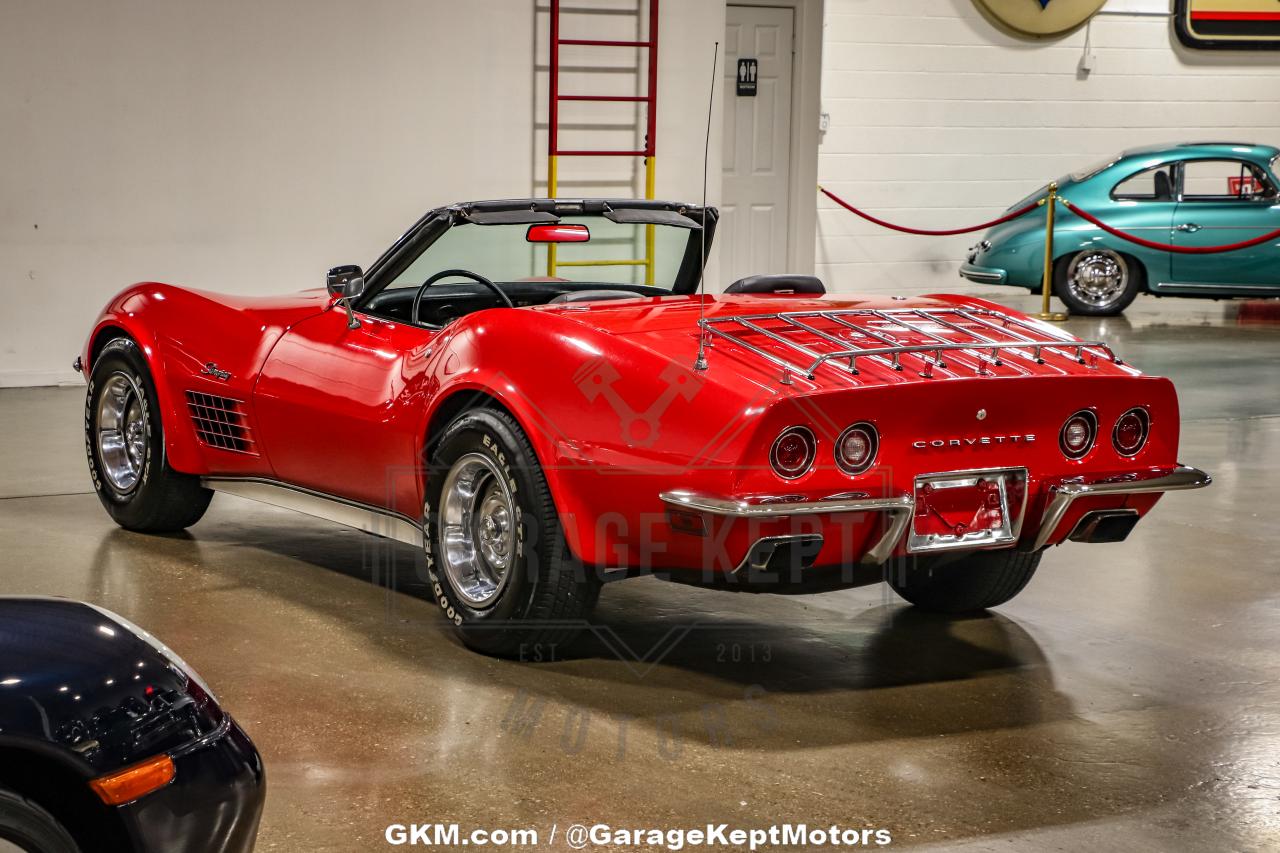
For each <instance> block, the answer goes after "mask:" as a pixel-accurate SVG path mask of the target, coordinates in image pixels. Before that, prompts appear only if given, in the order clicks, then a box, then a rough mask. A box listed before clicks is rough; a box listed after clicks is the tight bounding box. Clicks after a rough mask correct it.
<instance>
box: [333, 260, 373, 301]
mask: <svg viewBox="0 0 1280 853" xmlns="http://www.w3.org/2000/svg"><path fill="white" fill-rule="evenodd" d="M324 286H325V289H327V290H328V291H329V295H330V296H341V297H343V298H344V299H356V298H357V297H359V296H361V295H363V294H364V270H362V269H360V267H358V266H356V265H355V264H344V265H343V266H340V267H334V268H333V269H331V270H329V272H328V273H327V274H326V275H325V277H324Z"/></svg>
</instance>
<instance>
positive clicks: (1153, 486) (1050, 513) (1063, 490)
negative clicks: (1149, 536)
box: [1031, 465, 1213, 551]
mask: <svg viewBox="0 0 1280 853" xmlns="http://www.w3.org/2000/svg"><path fill="white" fill-rule="evenodd" d="M1212 482H1213V478H1212V477H1210V476H1209V475H1208V474H1206V473H1205V472H1204V471H1201V470H1200V469H1199V468H1192V467H1190V466H1188V465H1179V466H1178V467H1177V468H1174V469H1173V473H1171V474H1166V475H1164V476H1163V477H1149V478H1148V479H1145V480H1112V481H1103V482H1099V483H1062V484H1060V485H1057V486H1050V487H1049V493H1050V494H1051V495H1052V497H1050V498H1049V503H1048V505H1047V506H1046V507H1045V508H1044V515H1042V516H1041V517H1040V532H1039V533H1038V534H1036V539H1035V543H1034V544H1032V546H1031V550H1032V551H1039V550H1040V549H1041V548H1043V547H1044V546H1045V543H1046V542H1048V541H1049V537H1051V536H1053V532H1054V531H1055V530H1057V529H1058V525H1059V524H1061V523H1062V518H1063V516H1065V515H1066V514H1067V510H1068V509H1070V508H1071V504H1073V503H1075V500H1076V498H1084V497H1091V496H1094V495H1149V494H1153V493H1156V492H1178V491H1182V490H1184V489H1203V488H1204V487H1205V486H1207V485H1209V484H1210V483H1212Z"/></svg>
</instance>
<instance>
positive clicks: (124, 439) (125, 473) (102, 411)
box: [97, 373, 147, 492]
mask: <svg viewBox="0 0 1280 853" xmlns="http://www.w3.org/2000/svg"><path fill="white" fill-rule="evenodd" d="M97 415H98V418H97V444H98V459H99V460H100V461H101V462H102V473H103V474H104V475H105V476H106V478H107V480H108V481H109V482H110V483H111V485H112V486H113V487H115V489H116V490H117V491H119V492H128V491H130V490H132V489H133V487H134V486H136V485H138V479H139V478H140V477H141V476H142V469H143V466H144V465H145V464H146V461H147V419H146V404H145V402H144V401H143V397H142V389H141V388H140V387H139V386H138V383H137V381H136V380H135V379H134V378H133V377H132V376H129V375H127V374H125V373H113V374H111V376H109V377H108V378H107V381H106V382H105V383H104V384H103V386H102V394H101V396H99V397H98V412H97Z"/></svg>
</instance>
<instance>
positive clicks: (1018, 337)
mask: <svg viewBox="0 0 1280 853" xmlns="http://www.w3.org/2000/svg"><path fill="white" fill-rule="evenodd" d="M815 319H820V320H825V321H827V322H828V323H830V324H832V325H834V326H837V327H839V328H840V330H841V331H844V330H848V331H851V332H854V333H856V335H857V336H858V337H859V338H861V339H862V340H866V341H868V342H869V343H872V344H873V345H871V346H865V347H864V346H857V347H856V348H850V344H856V343H857V341H856V340H851V339H850V338H847V337H836V336H835V335H833V334H830V333H829V332H824V331H823V330H821V329H818V328H815V327H814V325H813V324H812V321H813V320H815ZM806 320H808V321H810V322H805V321H806ZM859 321H862V322H859ZM867 321H879V322H880V324H881V327H882V329H881V330H880V331H877V330H876V329H873V328H871V327H870V324H869V322H867ZM913 321H916V322H913ZM919 321H925V322H928V323H934V324H937V325H938V326H943V327H945V328H946V329H948V330H950V331H951V332H953V333H955V334H956V335H963V336H964V338H963V339H960V340H952V339H948V338H944V337H942V336H941V335H939V334H935V333H934V332H932V331H930V330H929V329H926V328H923V327H921V326H920V325H917V323H918V322H919ZM964 321H967V322H968V323H969V324H971V325H974V326H979V327H982V328H983V329H984V330H989V331H988V332H987V333H983V332H979V331H977V330H975V329H972V328H965V327H964V326H961V325H959V323H960V322H964ZM766 323H772V324H775V328H766V326H765V325H764V324H766ZM779 323H780V324H782V325H781V326H777V325H776V324H779ZM885 324H888V328H887V329H885V328H884V325H885ZM698 325H699V326H700V327H701V328H702V334H703V335H704V336H705V338H706V342H707V343H708V344H710V343H712V342H713V339H714V338H719V339H721V340H724V341H727V342H729V343H732V344H734V345H736V346H738V347H741V348H742V349H744V350H747V351H748V352H751V353H753V354H755V355H757V356H759V357H761V358H763V359H766V360H767V361H769V362H771V363H772V364H775V365H777V366H778V367H781V368H782V382H783V383H784V384H790V383H791V376H792V374H800V375H801V376H804V377H805V378H806V379H813V378H814V376H815V375H816V374H817V372H818V368H820V367H822V365H824V364H831V365H832V366H833V367H837V368H840V369H842V370H843V371H845V372H847V373H849V374H850V375H853V376H857V375H858V359H860V358H869V359H872V360H874V361H876V362H878V363H881V364H883V365H885V366H887V367H889V368H891V369H893V370H896V371H901V370H902V369H903V368H902V357H903V356H904V355H909V356H914V357H916V358H918V359H920V361H921V362H923V369H922V370H921V372H920V375H921V376H923V377H926V378H928V377H931V376H932V375H933V370H934V368H941V369H943V370H948V369H950V368H948V367H947V365H946V361H945V360H944V359H943V355H942V354H943V353H944V352H951V351H961V352H967V353H969V354H971V355H973V356H975V357H976V358H977V367H976V372H977V373H978V374H985V373H987V372H988V371H989V368H991V367H999V366H1001V365H1002V364H1003V362H1002V361H1001V360H1000V356H1001V353H1008V354H1012V355H1015V356H1017V357H1019V358H1025V359H1029V360H1031V361H1034V362H1035V363H1036V364H1044V363H1045V359H1044V356H1045V354H1050V355H1054V356H1059V357H1062V358H1067V359H1070V360H1072V361H1075V362H1077V363H1079V364H1086V365H1087V364H1090V361H1089V360H1088V359H1087V358H1086V353H1088V354H1089V355H1090V356H1092V357H1093V359H1094V360H1095V361H1096V358H1097V355H1098V351H1100V352H1101V354H1102V355H1104V356H1105V357H1106V358H1108V359H1109V360H1110V361H1111V362H1112V363H1113V364H1124V362H1123V361H1122V360H1121V359H1120V357H1119V356H1117V355H1116V354H1115V352H1114V351H1112V349H1111V347H1110V346H1108V345H1107V344H1105V343H1103V342H1102V341H1081V340H1076V339H1074V338H1071V337H1068V336H1066V335H1057V334H1048V333H1046V332H1045V331H1044V330H1043V329H1042V328H1040V327H1038V326H1034V325H1032V324H1031V323H1028V322H1026V321H1024V320H1019V319H1017V318H1016V317H1010V316H1008V315H1006V314H1001V313H998V312H996V311H990V310H987V309H985V308H963V307H955V308H906V309H893V310H877V309H873V308H848V309H837V310H831V311H786V312H780V313H776V314H749V315H743V316H736V317H712V318H709V319H704V320H699V321H698ZM732 326H737V327H738V328H737V329H736V330H735V329H733V328H730V327H732ZM792 330H795V331H799V332H803V333H805V334H807V335H812V336H813V337H814V338H819V339H821V340H823V341H826V342H827V343H829V344H834V345H836V346H838V347H839V349H837V350H833V351H829V352H819V351H818V350H816V349H812V348H811V347H809V346H806V345H805V344H804V343H801V342H799V341H796V340H792V339H791V338H789V337H787V336H786V335H785V334H782V332H783V331H792ZM895 330H896V331H897V332H898V334H900V335H904V334H905V335H912V336H915V337H924V338H928V339H931V342H930V343H924V344H902V343H899V342H898V341H896V340H894V339H893V338H892V337H890V334H892V333H893V331H895ZM744 331H746V332H751V333H753V334H756V335H760V336H763V337H765V338H768V339H770V340H771V341H774V342H775V343H777V344H780V345H781V346H782V347H783V348H784V350H783V352H784V353H786V352H794V353H797V354H799V355H800V356H802V357H803V360H797V361H791V360H789V359H788V358H786V357H784V356H783V355H779V354H776V353H772V352H769V351H767V350H764V349H761V348H760V347H758V346H756V345H755V344H752V343H749V342H748V341H746V340H744V339H743V337H742V333H743V332H744ZM993 333H995V334H999V335H1004V336H1005V337H1006V338H1008V339H1009V340H998V339H997V338H995V337H992V336H991V335H992V334H993ZM1028 351H1030V352H1029V353H1028ZM983 353H989V356H987V357H984V356H983Z"/></svg>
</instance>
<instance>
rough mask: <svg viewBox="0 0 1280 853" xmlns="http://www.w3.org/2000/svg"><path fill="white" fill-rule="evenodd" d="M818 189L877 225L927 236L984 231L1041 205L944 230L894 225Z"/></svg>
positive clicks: (1033, 205)
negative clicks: (978, 222)
mask: <svg viewBox="0 0 1280 853" xmlns="http://www.w3.org/2000/svg"><path fill="white" fill-rule="evenodd" d="M818 191H819V192H821V193H822V194H823V195H825V196H826V197H827V198H829V199H831V200H832V201H834V202H835V203H836V204H838V205H840V206H841V207H843V208H844V209H845V210H847V211H849V212H850V213H852V214H855V215H857V216H861V217H862V218H863V219H865V220H867V221H868V222H874V223H875V224H876V225H880V226H883V227H885V228H889V229H892V230H893V231H901V232H902V233H904V234H921V235H924V236H926V237H950V236H951V235H953V234H968V233H970V232H971V231H982V230H984V229H987V228H991V227H993V226H996V225H1000V224H1001V223H1004V222H1008V221H1009V220H1011V219H1017V218H1018V217H1019V216H1022V215H1023V214H1026V213H1030V212H1031V211H1033V210H1035V209H1036V208H1037V207H1039V206H1040V204H1039V202H1034V201H1033V202H1032V203H1031V204H1028V205H1027V206H1026V207H1020V208H1018V209H1017V210H1015V211H1013V212H1012V213H1006V214H1005V215H1004V216H1001V217H1000V218H999V219H993V220H991V221H990V222H984V223H982V224H981V225H974V226H973V227H972V228H949V229H946V230H943V231H930V230H928V229H925V228H907V227H906V226H905V225H894V224H893V223H892V222H885V221H884V220H883V219H877V218H876V217H874V216H872V215H871V214H870V213H867V212H866V211H862V210H858V208H856V207H854V206H853V205H851V204H849V202H847V201H845V200H844V199H842V198H840V197H839V196H838V195H836V194H835V193H833V192H831V191H830V190H828V189H827V188H826V187H818Z"/></svg>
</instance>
